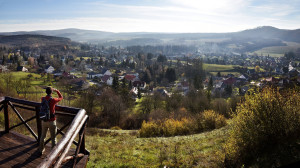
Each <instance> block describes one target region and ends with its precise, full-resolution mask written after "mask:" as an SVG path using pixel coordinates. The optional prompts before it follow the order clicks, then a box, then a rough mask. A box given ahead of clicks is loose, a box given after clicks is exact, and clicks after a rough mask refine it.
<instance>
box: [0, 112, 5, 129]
mask: <svg viewBox="0 0 300 168" xmlns="http://www.w3.org/2000/svg"><path fill="white" fill-rule="evenodd" d="M4 123H5V121H4V113H3V112H0V127H3V126H4Z"/></svg>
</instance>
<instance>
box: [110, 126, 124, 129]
mask: <svg viewBox="0 0 300 168" xmlns="http://www.w3.org/2000/svg"><path fill="white" fill-rule="evenodd" d="M110 129H112V130H122V128H120V127H119V126H113V127H111V128H110Z"/></svg>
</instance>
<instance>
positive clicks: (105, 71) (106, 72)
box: [101, 69, 112, 76]
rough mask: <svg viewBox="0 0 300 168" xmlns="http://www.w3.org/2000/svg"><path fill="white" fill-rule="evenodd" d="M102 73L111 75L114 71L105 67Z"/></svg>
mask: <svg viewBox="0 0 300 168" xmlns="http://www.w3.org/2000/svg"><path fill="white" fill-rule="evenodd" d="M101 74H103V76H105V75H108V76H111V75H112V73H111V72H110V70H108V69H103V70H102V71H101Z"/></svg>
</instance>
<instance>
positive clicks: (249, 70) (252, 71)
mask: <svg viewBox="0 0 300 168" xmlns="http://www.w3.org/2000/svg"><path fill="white" fill-rule="evenodd" d="M247 74H248V75H252V74H255V69H248V70H247Z"/></svg>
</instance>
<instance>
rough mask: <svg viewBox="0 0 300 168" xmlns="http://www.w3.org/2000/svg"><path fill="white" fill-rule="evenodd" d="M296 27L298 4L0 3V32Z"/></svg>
mask: <svg viewBox="0 0 300 168" xmlns="http://www.w3.org/2000/svg"><path fill="white" fill-rule="evenodd" d="M258 26H274V27H277V28H281V29H299V28H300V0H0V32H14V31H33V30H56V29H65V28H78V29H87V30H99V31H109V32H169V33H174V32H176V33H194V32H200V33H220V32H235V31H241V30H245V29H251V28H255V27H258Z"/></svg>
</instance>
